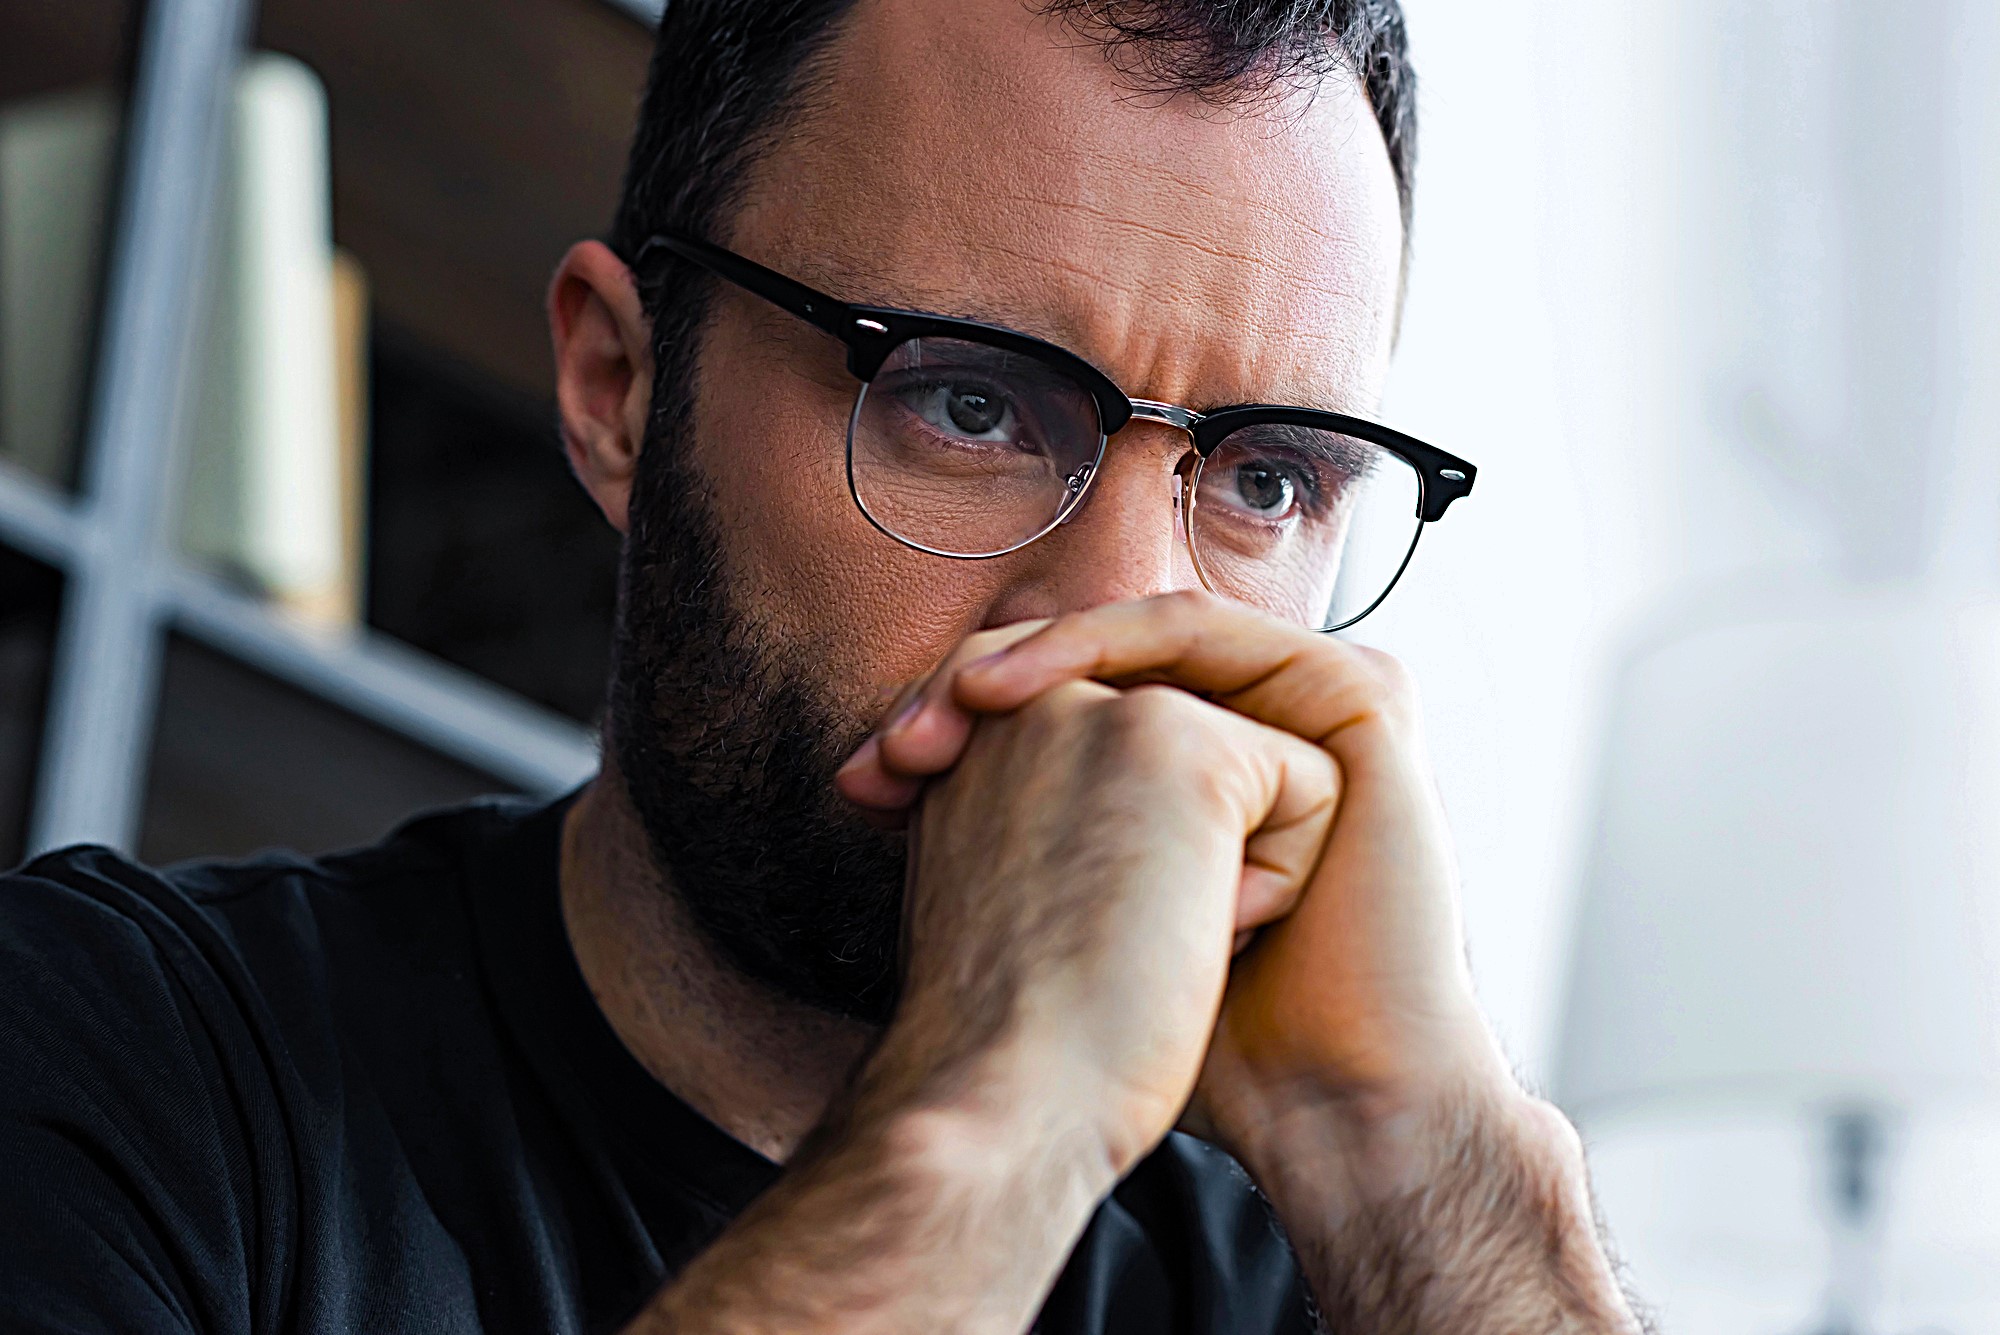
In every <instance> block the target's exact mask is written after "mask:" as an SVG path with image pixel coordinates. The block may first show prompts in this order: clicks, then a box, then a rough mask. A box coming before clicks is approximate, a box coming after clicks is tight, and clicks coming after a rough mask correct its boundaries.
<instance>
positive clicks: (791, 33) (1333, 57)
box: [610, 0, 1417, 348]
mask: <svg viewBox="0 0 2000 1335" xmlns="http://www.w3.org/2000/svg"><path fill="white" fill-rule="evenodd" d="M853 3H854V0H670V2H669V4H668V5H667V11H666V15H665V17H664V18H663V19H662V20H661V22H660V31H659V37H658V39H657V41H656V42H655V45H654V48H653V62H652V70H651V73H650V75H649V77H648V79H647V84H646V95H645V100H644V102H643V104H642V106H641V109H640V112H639V125H638V131H637V133H636V134H635V135H634V136H633V139H632V152H631V157H630V159H629V160H628V162H627V166H626V172H625V185H624V189H623V191H622V192H621V195H620V198H619V201H618V214H617V218H616V220H615V221H614V223H613V225H612V232H611V237H610V241H611V245H612V248H613V249H615V250H617V251H618V252H619V254H621V255H623V256H624V257H625V258H626V259H627V260H628V261H629V260H631V259H632V258H633V257H634V256H635V255H636V254H637V253H638V249H639V247H640V246H641V245H643V244H644V243H645V240H646V238H647V237H649V236H652V235H654V234H656V233H658V232H663V231H669V230H673V231H683V232H691V233H693V234H695V235H698V236H710V237H712V238H713V239H717V240H721V239H722V238H721V237H720V236H718V235H717V234H716V233H715V232H714V230H713V229H714V228H715V226H716V223H717V221H718V218H719V217H720V215H721V214H722V213H723V211H724V210H725V209H726V208H727V207H728V205H729V204H730V203H731V202H732V198H733V195H734V192H735V191H736V190H737V188H738V187H739V186H740V184H741V182H742V180H743V178H744V175H745V169H746V168H747V167H748V166H749V165H750V164H751V163H752V162H754V161H755V160H756V158H757V156H758V155H759V154H760V153H761V152H762V151H764V150H765V149H766V148H768V147H769V145H770V142H771V140H772V138H773V137H774V136H775V135H776V134H777V133H779V132H780V131H781V130H782V129H783V123H784V119H785V116H786V115H787V114H788V112H789V111H790V109H791V108H792V107H793V105H794V103H795V101H796V100H797V94H798V93H799V91H800V89H799V85H800V83H801V75H802V73H804V72H805V71H808V70H809V69H810V68H811V67H812V64H813V59H814V57H815V56H817V55H818V54H819V53H820V52H821V51H822V50H823V49H824V47H825V46H826V44H827V43H828V41H829V40H830V39H831V38H832V37H833V36H834V35H835V34H836V33H837V32H838V29H839V24H840V20H841V19H842V18H843V17H844V16H845V15H846V14H847V12H848V11H849V10H850V9H851V8H853ZM1040 4H1041V7H1042V9H1043V10H1044V11H1045V12H1048V13H1052V14H1055V15H1057V16H1059V17H1061V18H1062V19H1063V20H1064V21H1065V22H1067V23H1068V24H1069V26H1070V27H1071V28H1072V29H1074V30H1075V31H1076V32H1077V33H1079V34H1081V35H1083V36H1086V37H1088V38H1092V39H1096V40H1099V41H1101V42H1103V43H1104V45H1105V47H1106V51H1107V54H1108V56H1109V57H1110V58H1111V59H1112V60H1113V61H1114V63H1115V64H1116V65H1117V67H1118V69H1119V70H1120V72H1121V75H1122V76H1123V77H1124V78H1125V79H1126V80H1127V81H1128V83H1130V84H1131V86H1132V87H1133V88H1134V89H1135V90H1139V91H1145V92H1158V93H1180V92H1185V93H1192V94H1195V95H1197V96H1200V97H1203V98H1206V99H1209V100H1211V101H1216V102H1244V101H1250V100H1253V99H1255V98H1256V97H1257V96H1258V95H1259V94H1260V93H1265V92H1268V91H1270V90H1271V89H1273V88H1275V87H1278V86H1281V85H1286V84H1289V83H1293V82H1310V81H1312V80H1315V79H1317V78H1320V77H1322V76H1324V75H1325V74H1327V73H1329V72H1330V71H1332V70H1334V69H1339V68H1345V69H1350V70H1353V71H1355V72H1356V73H1357V74H1358V75H1359V76H1360V78H1361V80H1362V83H1363V85H1364V86H1365V88H1366V90H1367V93H1368V99H1369V102H1370V104H1371V105H1372V107H1373V109H1374V112H1375V120H1376V123H1377V124H1378V125H1379V126H1380V127H1381V130H1382V138H1383V141H1384V142H1385V143H1386V144H1387V145H1388V149H1389V163H1390V166H1391V167H1392V169H1393V170H1394V171H1395V175H1396V189H1397V193H1398V195H1399V197H1400V200H1401V204H1402V213H1403V235H1404V237H1405V244H1406V245H1407V238H1408V236H1409V226H1410V197H1411V189H1412V187H1413V184H1414V177H1415V169H1416V151H1417V112H1416V76H1415V75H1414V74H1413V73H1412V71H1411V69H1410V61H1409V42H1408V37H1407V35H1406V33H1405V31H1404V26H1403V11H1402V6H1401V3H1400V0H1040ZM705 288H706V285H705V284H699V283H697V284H686V283H673V282H669V283H666V284H663V285H660V286H657V287H656V286H653V285H651V284H647V285H645V286H644V289H643V290H644V291H645V295H646V304H647V307H648V312H649V314H651V315H652V317H653V319H654V340H655V346H656V347H661V348H667V347H673V346H677V345H678V346H685V345H686V343H687V338H686V335H688V334H690V333H692V332H693V328H694V325H695V324H696V323H697V322H698V321H699V319H700V315H701V299H700V294H701V292H702V291H704V290H705Z"/></svg>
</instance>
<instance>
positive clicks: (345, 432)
mask: <svg viewBox="0 0 2000 1335" xmlns="http://www.w3.org/2000/svg"><path fill="white" fill-rule="evenodd" d="M218 203H219V207H218V209H217V210H216V218H215V239H216V246H215V251H214V261H213V263H212V265H211V267H210V273H211V275H212V281H211V283H210V287H209V303H208V311H207V314H206V324H205V330H204V334H203V339H202V343H203V355H202V356H201V357H200V358H199V364H200V367H201V370H200V373H199V374H198V376H197V377H196V380H195V383H194V385H193V387H192V396H191V397H192V404H191V413H190V418H189V421H190V428H189V431H188V433H187V437H186V454H185V471H184V473H183V490H182V504H181V545H182V548H183V550H184V551H185V552H186V553H187V554H188V556H189V557H190V558H191V559H192V560H194V561H195V562H197V563H199V564H203V565H207V566H209V567H211V568H212V569H215V570H216V571H217V572H218V573H221V574H223V575H224V576H225V577H227V578H230V579H233V580H235V581H236V582H239V583H242V584H245V585H247V586H249V587H250V588H252V589H254V590H256V591H257V592H259V593H261V594H263V595H264V596H266V597H268V598H269V599H270V600H271V601H273V602H274V603H276V604H278V605H280V606H281V607H283V608H285V609H286V610H287V611H289V612H291V613H293V614H294V615H296V616H297V617H299V618H301V619H304V620H306V621H309V622H312V623H315V624H319V625H325V626H334V627H338V626H346V625H352V624H354V623H356V622H357V621H358V620H359V619H360V612H361V595H362V588H363V582H362V569H361V563H362V550H363V548H364V546H365V542H364V539H363V526H364V519H363V516H362V512H361V506H362V497H363V494H364V490H365V479H366V472H367V464H366V444H365V441H366V422H367V410H366V406H365V399H366V392H367V389H366V380H365V376H366V371H365V366H366V360H367V325H368V320H367V285H366V282H365V280H364V279H363V278H362V276H361V273H360V269H359V266H358V265H357V264H355V263H354V261H353V260H352V259H351V258H341V257H338V256H337V255H336V253H335V251H334V247H333V221H332V204H331V187H330V169H329V162H328V141H327V99H326V90H325V88H324V86H323V85H322V84H321V83H320V81H319V79H318V77H317V76H316V75H314V74H313V73H312V71H311V70H309V69H307V68H306V67H305V66H304V65H303V64H301V63H299V62H298V61H296V60H293V59H291V58H290V57H287V56H279V55H273V54H268V53H259V54H256V55H252V56H250V57H248V58H246V60H245V61H244V64H243V67H242V69H241V70H240V71H239V72H238V75H237V84H236V98H235V119H234V124H233V126H232V129H231V136H230V151H229V155H228V160H227V162H226V163H225V166H224V171H223V179H222V182H221V190H220V196H219V200H218Z"/></svg>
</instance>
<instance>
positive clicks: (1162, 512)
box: [993, 423, 1201, 624]
mask: <svg viewBox="0 0 2000 1335" xmlns="http://www.w3.org/2000/svg"><path fill="white" fill-rule="evenodd" d="M1188 448H1189V446H1188V439H1187V436H1186V435H1185V434H1183V433H1182V432H1179V431H1175V430H1171V429H1169V428H1165V427H1160V426H1155V425H1152V424H1150V423H1134V424H1133V425H1131V426H1128V427H1127V428H1126V429H1125V430H1123V431H1121V432H1119V433H1118V435H1117V436H1115V437H1113V438H1112V439H1111V441H1110V442H1109V443H1108V444H1107V445H1106V446H1105V450H1104V460H1103V463H1102V464H1101V465H1100V466H1099V468H1098V471H1097V476H1096V477H1095V478H1093V479H1092V481H1091V485H1090V490H1089V491H1088V492H1086V493H1085V494H1084V498H1083V502H1082V503H1081V504H1080V505H1079V506H1078V507H1077V509H1076V510H1075V511H1074V512H1073V513H1072V514H1071V515H1070V517H1069V519H1068V520H1067V521H1066V522H1065V523H1063V524H1062V525H1061V526H1059V527H1058V528H1057V529H1056V530H1055V531H1054V532H1052V533H1050V534H1048V535H1046V536H1044V537H1043V538H1041V539H1040V540H1039V541H1037V542H1035V543H1033V544H1032V545H1030V546H1028V547H1026V548H1024V549H1023V550H1022V551H1021V552H1020V553H1019V557H1020V558H1025V559H1024V560H1023V561H1022V564H1021V566H1020V570H1019V578H1018V579H1017V580H1015V581H1012V582H1011V583H1010V587H1009V588H1008V590H1007V592H1006V594H1005V596H1004V597H1003V598H1002V599H1001V600H1000V603H999V604H998V605H997V606H996V607H995V608H994V609H993V613H994V616H993V620H994V622H995V623H996V624H998V623H1002V622H1007V621H1016V620H1021V619H1024V618H1028V617H1048V616H1058V615H1061V614H1062V613H1064V612H1076V611H1081V610H1083V609H1084V608H1087V607H1096V606H1098V605H1100V604H1102V603H1112V602H1121V601H1124V600H1127V599H1133V598H1145V597H1149V596H1151V595H1153V594H1156V593H1167V592H1170V591H1172V590H1174V589H1183V588H1192V587H1197V586H1199V584H1200V582H1201V581H1200V578H1199V577H1198V576H1197V575H1196V574H1195V570H1194V564H1193V562H1192V561H1191V560H1190V559H1189V557H1188V549H1187V541H1186V539H1185V538H1184V537H1183V536H1182V533H1181V527H1180V521H1179V517H1178V516H1179V507H1178V505H1177V500H1176V498H1177V495H1178V491H1179V486H1180V478H1179V476H1178V474H1177V473H1176V464H1177V463H1178V461H1179V460H1181V459H1182V458H1184V457H1185V456H1186V454H1187V452H1188Z"/></svg>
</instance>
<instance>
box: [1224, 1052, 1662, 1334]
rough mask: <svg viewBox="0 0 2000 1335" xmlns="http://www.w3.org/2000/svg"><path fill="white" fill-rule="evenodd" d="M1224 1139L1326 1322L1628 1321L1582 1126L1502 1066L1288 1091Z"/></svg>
mask: <svg viewBox="0 0 2000 1335" xmlns="http://www.w3.org/2000/svg"><path fill="white" fill-rule="evenodd" d="M1235 1148H1236V1149H1237V1153H1238V1157H1239V1158H1240V1159H1241V1160H1242V1162H1243V1164H1244V1166H1245V1168H1246V1169H1248V1170H1249V1172H1250V1174H1251V1176H1252V1178H1254V1179H1255V1180H1256V1182H1257V1184H1258V1186H1259V1187H1260V1188H1261V1189H1262V1190H1263V1191H1264V1193H1265V1195H1266V1196H1267V1197H1269V1199H1270V1201H1271V1204H1272V1207H1273V1209H1274V1210H1275V1211H1276V1213H1277V1216H1278V1219H1279V1221H1280V1222H1281V1223H1282V1224H1283V1225H1284V1227H1285V1230H1286V1232H1287V1234H1288V1235H1289V1236H1290V1237H1291V1239H1292V1241H1293V1244H1294V1246H1295V1247H1296V1248H1297V1249H1298V1252H1299V1254H1300V1256H1301V1258H1302V1260H1303V1261H1304V1263H1305V1265H1306V1268H1307V1272H1308V1277H1309V1278H1310V1279H1311V1280H1312V1283H1313V1288H1314V1290H1315V1292H1316V1293H1317V1294H1318V1296H1319V1298H1320V1300H1321V1305H1322V1308H1323V1309H1324V1310H1325V1311H1326V1314H1327V1316H1328V1318H1329V1322H1330V1324H1332V1325H1333V1326H1334V1327H1335V1328H1336V1329H1341V1330H1353V1331H1357V1332H1365V1331H1375V1330H1405V1329H1408V1330H1458V1329H1490V1330H1496V1331H1497V1330H1506V1331H1514V1330H1517V1329H1518V1330H1522V1331H1527V1330H1534V1331H1537V1332H1563V1333H1564V1335H1568V1333H1570V1332H1576V1333H1577V1335H1582V1333H1583V1332H1590V1333H1591V1335H1608V1333H1609V1332H1621V1333H1623V1332H1630V1333H1632V1335H1636V1333H1637V1332H1638V1331H1640V1330H1641V1329H1643V1326H1642V1323H1641V1322H1640V1320H1639V1319H1638V1317H1637V1316H1635V1314H1634V1310H1633V1307H1632V1305H1631V1304H1630V1302H1629V1300H1628V1299H1627V1298H1626V1296H1625V1294H1624V1293H1623V1292H1621V1290H1620V1287H1619V1283H1618V1277H1617V1274H1616V1271H1615V1268H1614V1267H1613V1265H1612V1263H1611V1261H1610V1259H1609V1257H1608V1255H1607V1254H1606V1252H1605V1250H1604V1245H1603V1242H1602V1240H1601V1238H1600V1236H1599V1233H1598V1227H1597V1220H1596V1218H1595V1214H1594V1212H1593V1209H1592V1205H1591V1199H1590V1188H1589V1181H1588V1175H1587V1172H1586V1168H1585V1163H1584V1155H1583V1145H1582V1141H1581V1140H1580V1138H1579V1137H1578V1136H1577V1134H1576V1131H1575V1128H1573V1127H1572V1126H1571V1125H1570V1123H1569V1121H1568V1119H1567V1118H1565V1117H1564V1116H1563V1115H1562V1113H1561V1112H1560V1111H1558V1110H1557V1109H1556V1108H1555V1107H1554V1106H1553V1105H1551V1104H1549V1103H1547V1102H1545V1101H1543V1100H1541V1099H1538V1098H1536V1097H1534V1096H1533V1095H1531V1094H1529V1093H1528V1092H1527V1091H1525V1090H1523V1089H1522V1088H1521V1087H1520V1086H1519V1085H1518V1084H1516V1083H1515V1082H1514V1081H1513V1080H1512V1079H1511V1078H1508V1079H1506V1080H1505V1081H1504V1082H1494V1081H1486V1082H1482V1083H1479V1084H1476V1085H1474V1084H1467V1083H1460V1084H1459V1085H1457V1086H1455V1087H1451V1088H1444V1089H1437V1090H1433V1091H1430V1092H1429V1093H1417V1092H1411V1093H1408V1094H1406V1095H1405V1096H1404V1097H1402V1098H1400V1099H1391V1098H1388V1097H1386V1096H1385V1097H1382V1098H1379V1099H1371V1100H1369V1101H1366V1103H1365V1104H1364V1105H1362V1106H1360V1107H1357V1106H1356V1105H1354V1104H1351V1103H1337V1104H1335V1105H1320V1106H1318V1107H1317V1108H1315V1107H1313V1106H1311V1105H1309V1104H1306V1103H1295V1104H1293V1105H1291V1106H1289V1107H1288V1108H1287V1109H1286V1110H1285V1111H1284V1112H1283V1113H1282V1114H1281V1115H1279V1116H1277V1117H1275V1118H1273V1119H1271V1120H1269V1121H1266V1122H1262V1123H1260V1124H1258V1125H1257V1126H1256V1127H1255V1128H1253V1129H1252V1130H1251V1131H1250V1133H1249V1134H1247V1135H1246V1136H1244V1137H1243V1139H1242V1140H1241V1141H1240V1144H1239V1146H1237V1147H1235ZM1398 1277H1400V1278H1398ZM1412 1277H1420V1278H1415V1279H1413V1278H1412ZM1392 1280H1393V1281H1394V1282H1391V1281H1392ZM1398 1313H1400V1315H1397V1314H1398Z"/></svg>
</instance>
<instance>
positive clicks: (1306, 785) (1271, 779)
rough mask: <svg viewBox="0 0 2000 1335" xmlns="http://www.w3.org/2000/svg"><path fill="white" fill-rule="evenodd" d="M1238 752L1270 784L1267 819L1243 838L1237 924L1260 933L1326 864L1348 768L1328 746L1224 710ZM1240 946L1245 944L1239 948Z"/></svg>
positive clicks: (1224, 726) (1294, 902)
mask: <svg viewBox="0 0 2000 1335" xmlns="http://www.w3.org/2000/svg"><path fill="white" fill-rule="evenodd" d="M1218 713H1219V714H1220V718H1221V720H1222V722H1220V723H1219V725H1218V726H1220V727H1221V728H1222V729H1223V731H1224V733H1225V734H1234V735H1233V736H1230V737H1229V738H1228V744H1229V745H1230V747H1231V748H1232V751H1233V752H1234V753H1235V754H1238V755H1242V756H1245V757H1248V758H1250V759H1251V761H1252V763H1253V765H1254V766H1256V767H1257V769H1258V771H1259V779H1260V780H1261V782H1262V784H1263V785H1264V792H1263V794H1262V796H1263V798H1264V800H1265V802H1266V803H1267V805H1266V806H1265V808H1264V812H1263V817H1262V820H1261V821H1260V822H1259V824H1258V825H1257V826H1256V828H1254V829H1253V830H1251V832H1250V833H1249V835H1248V836H1247V837H1246V838H1245V839H1244V843H1243V870H1242V873H1241V875H1240V877H1239V879H1238V882H1237V890H1236V914H1235V924H1234V925H1235V930H1236V932H1237V933H1238V940H1239V942H1240V941H1241V939H1242V938H1241V934H1242V933H1245V932H1253V931H1255V930H1256V929H1257V928H1259V927H1262V926H1264V925H1266V924H1268V923H1271V922H1275V921H1277V920H1278V919H1279V918H1282V917H1284V916H1285V915H1286V914H1288V913H1290V912H1291V911H1292V909H1293V908H1294V907H1295V906H1296V905H1297V904H1298V902H1299V898H1300V896H1301V895H1303V894H1304V893H1305V888H1306V886H1307V885H1309V884H1310V883H1311V881H1312V878H1313V874H1314V873H1315V872H1316V871H1317V870H1318V868H1319V862H1320V857H1321V855H1322V853H1323V852H1324V850H1325V848H1326V844H1327V837H1328V835H1329V834H1330V833H1331V832H1332V829H1333V822H1334V815H1335V812H1336V811H1337V810H1338V808H1339V805H1340V768H1339V766H1338V765H1337V764H1335V762H1334V759H1333V757H1332V756H1331V755H1329V754H1328V753H1327V752H1325V751H1323V750H1321V749H1320V748H1319V747H1316V746H1313V745H1312V744H1310V743H1308V742H1305V741H1303V740H1301V739H1300V738H1297V737H1294V736H1293V735H1292V734H1290V733H1288V732H1285V731H1282V730H1281V729H1278V728H1273V727H1270V726H1269V725H1267V724H1263V723H1258V722H1256V721H1254V720H1252V719H1248V718H1245V717H1242V716H1240V715H1236V714H1229V713H1221V712H1220V711H1218ZM1239 948H1240V946H1239Z"/></svg>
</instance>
